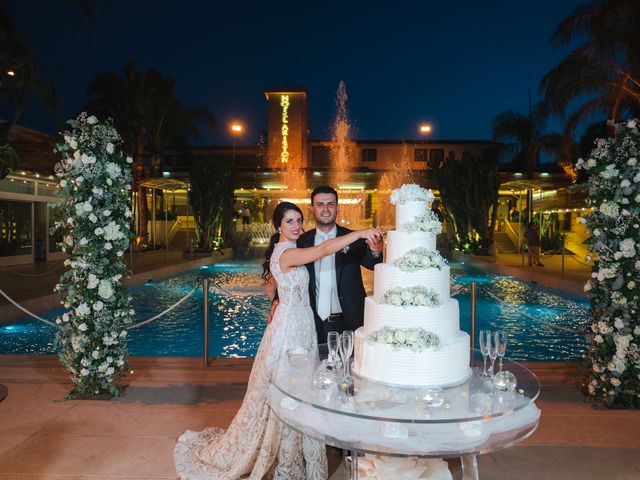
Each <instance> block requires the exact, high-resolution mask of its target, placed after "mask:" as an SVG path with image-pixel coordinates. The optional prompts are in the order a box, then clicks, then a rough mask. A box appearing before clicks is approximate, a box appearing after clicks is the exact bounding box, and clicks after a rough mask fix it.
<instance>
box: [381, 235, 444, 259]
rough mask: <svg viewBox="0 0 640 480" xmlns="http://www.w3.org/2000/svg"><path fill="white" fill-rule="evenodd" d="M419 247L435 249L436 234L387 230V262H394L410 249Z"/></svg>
mask: <svg viewBox="0 0 640 480" xmlns="http://www.w3.org/2000/svg"><path fill="white" fill-rule="evenodd" d="M418 247H423V248H426V249H427V250H432V251H435V249H436V236H435V235H434V234H433V233H428V232H413V233H407V232H400V231H398V230H390V231H388V232H387V255H386V256H385V261H386V262H387V263H393V262H394V261H395V260H396V259H397V258H399V257H401V256H402V255H404V254H405V253H407V252H408V251H409V250H413V249H414V248H418Z"/></svg>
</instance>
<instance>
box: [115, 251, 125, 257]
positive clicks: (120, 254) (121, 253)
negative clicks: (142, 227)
mask: <svg viewBox="0 0 640 480" xmlns="http://www.w3.org/2000/svg"><path fill="white" fill-rule="evenodd" d="M123 254H124V252H123V251H122V250H118V251H117V252H116V255H117V256H119V257H121V256H122V255H123Z"/></svg>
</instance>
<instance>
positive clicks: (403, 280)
mask: <svg viewBox="0 0 640 480" xmlns="http://www.w3.org/2000/svg"><path fill="white" fill-rule="evenodd" d="M373 272H374V273H373V298H375V300H376V302H378V303H380V300H381V299H382V296H383V295H384V294H385V293H386V292H387V291H388V290H391V289H392V288H396V287H427V288H430V289H432V290H434V291H435V292H436V294H438V296H439V297H440V302H441V303H444V302H446V300H447V299H449V298H450V297H451V285H450V278H449V277H450V273H449V266H448V265H445V266H444V267H442V269H441V270H438V269H437V268H427V269H426V270H419V271H417V272H405V271H403V270H400V269H399V268H398V267H396V266H395V265H392V264H389V263H379V264H378V265H376V266H375V268H374V270H373Z"/></svg>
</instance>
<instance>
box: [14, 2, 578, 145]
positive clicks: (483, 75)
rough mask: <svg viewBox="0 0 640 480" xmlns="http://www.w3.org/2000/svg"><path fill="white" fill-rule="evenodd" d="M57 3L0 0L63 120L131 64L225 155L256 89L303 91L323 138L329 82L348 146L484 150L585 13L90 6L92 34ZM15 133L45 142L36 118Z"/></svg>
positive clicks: (256, 123)
mask: <svg viewBox="0 0 640 480" xmlns="http://www.w3.org/2000/svg"><path fill="white" fill-rule="evenodd" d="M69 3H71V2H65V1H62V0H48V1H46V2H42V1H37V0H8V6H9V10H10V12H11V14H12V16H13V20H14V23H15V24H16V27H17V28H18V29H19V30H20V31H22V32H23V33H25V34H27V35H28V36H29V37H30V38H31V40H32V44H33V47H34V49H35V51H36V53H37V55H38V57H39V59H40V61H41V63H42V64H43V65H45V66H46V69H45V71H44V73H43V77H44V78H47V79H50V80H53V81H54V82H55V84H56V86H57V88H58V92H59V95H60V97H61V100H62V111H61V115H62V117H63V118H68V117H70V116H72V115H74V114H75V113H77V112H78V111H80V109H81V108H82V106H83V104H84V102H85V100H86V97H85V91H86V87H87V85H88V84H89V82H90V80H91V78H92V76H94V75H95V74H97V73H100V72H103V71H113V72H120V69H121V67H122V64H123V63H124V62H125V60H126V59H128V58H133V59H135V60H136V61H137V62H138V64H139V65H141V66H142V67H152V66H153V67H155V68H157V69H158V70H160V71H161V72H162V73H164V74H165V75H169V76H172V77H173V78H175V79H176V86H177V94H178V96H179V97H180V98H181V100H182V101H183V102H184V104H185V105H201V106H206V107H208V108H209V109H211V110H212V111H213V112H214V114H215V115H216V117H217V118H218V120H219V127H218V129H217V131H216V132H213V133H212V134H210V135H208V136H207V137H206V138H205V140H206V141H208V142H212V143H229V142H230V141H231V138H230V135H229V133H228V131H227V123H228V122H229V121H230V120H232V119H234V118H237V119H239V120H241V121H242V122H244V123H245V125H246V134H245V135H244V136H243V137H242V138H240V137H239V138H238V143H240V144H250V143H253V142H254V141H255V139H256V137H257V135H258V132H259V131H260V130H261V129H266V122H267V110H266V101H265V99H264V96H263V90H264V88H265V87H268V86H273V85H300V86H305V87H306V88H307V90H308V92H309V121H310V128H311V135H312V137H313V138H323V137H328V136H329V135H330V132H329V127H330V124H331V121H332V119H333V116H334V111H335V106H334V97H335V92H336V89H337V86H338V82H339V81H340V80H344V81H345V82H346V85H347V92H348V95H349V108H350V115H351V118H352V119H353V121H354V124H355V126H356V129H357V130H356V131H357V133H356V136H357V137H358V138H366V139H406V140H411V139H414V138H416V137H417V136H418V134H417V126H418V124H419V123H420V122H422V121H428V122H430V123H432V124H433V127H434V132H433V134H432V137H431V138H433V139H488V138H490V125H491V120H492V119H493V117H494V116H495V115H496V114H498V113H500V112H502V111H504V110H505V109H508V108H513V109H516V110H521V111H523V112H526V109H527V105H528V91H529V90H531V92H532V94H533V97H534V100H535V99H536V98H537V92H538V83H539V81H540V78H541V77H542V75H543V74H544V73H546V72H547V71H548V70H549V69H550V68H551V67H553V66H554V65H555V64H556V63H557V62H558V60H559V59H561V58H562V57H563V56H564V55H565V54H566V53H567V51H566V50H565V51H553V50H552V49H551V47H550V46H549V37H550V35H551V33H552V32H553V30H554V29H555V27H556V26H557V24H558V22H559V21H560V20H561V19H563V18H564V17H566V16H567V15H568V14H569V13H570V12H571V11H572V10H573V9H574V8H575V7H576V6H577V5H580V4H582V3H584V2H583V1H578V0H563V1H558V0H537V1H527V2H524V1H492V0H487V1H484V2H478V1H473V0H464V1H457V2H442V1H441V2H435V1H421V2H401V1H396V2H389V1H385V2H366V3H365V2H357V5H355V2H326V1H314V2H310V1H307V2H305V1H300V0H299V1H297V2H270V3H269V2H260V3H253V4H252V2H240V1H236V2H233V1H231V2H229V1H227V2H222V1H214V2H205V1H204V0H203V1H195V0H183V1H177V0H172V1H167V0H165V1H159V0H155V1H147V0H110V1H106V0H102V1H101V0H97V1H96V3H97V18H96V20H95V21H94V22H91V21H90V20H88V19H87V18H86V17H84V16H82V14H81V13H80V12H79V11H77V10H75V9H74V8H73V7H71V6H69ZM342 3H345V4H347V5H343V4H342ZM349 5H353V6H349ZM385 5H393V7H389V6H385ZM19 123H21V124H23V125H25V126H29V127H32V128H37V129H40V130H45V131H48V132H55V131H56V125H55V122H54V121H53V120H52V119H50V118H46V117H45V116H44V115H43V114H42V112H40V111H39V109H33V108H32V109H30V111H29V112H27V114H25V115H24V116H23V117H22V118H21V119H20V122H19ZM199 143H202V142H199Z"/></svg>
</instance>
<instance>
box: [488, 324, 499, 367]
mask: <svg viewBox="0 0 640 480" xmlns="http://www.w3.org/2000/svg"><path fill="white" fill-rule="evenodd" d="M487 344H488V346H489V359H490V360H491V367H490V368H491V376H492V377H493V374H494V371H493V366H494V365H495V363H496V358H497V357H498V345H497V343H496V337H495V335H492V334H491V332H489V334H488V335H487Z"/></svg>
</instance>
